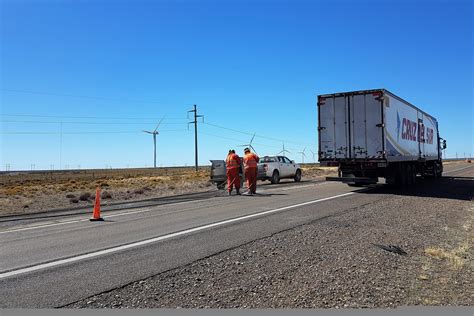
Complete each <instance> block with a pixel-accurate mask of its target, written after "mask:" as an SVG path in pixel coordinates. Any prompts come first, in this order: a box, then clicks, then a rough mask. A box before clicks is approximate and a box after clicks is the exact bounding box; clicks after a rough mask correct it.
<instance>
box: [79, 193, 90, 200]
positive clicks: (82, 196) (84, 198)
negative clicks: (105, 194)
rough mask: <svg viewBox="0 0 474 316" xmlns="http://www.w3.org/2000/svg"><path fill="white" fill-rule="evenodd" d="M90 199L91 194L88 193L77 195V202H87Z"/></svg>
mask: <svg viewBox="0 0 474 316" xmlns="http://www.w3.org/2000/svg"><path fill="white" fill-rule="evenodd" d="M90 197H91V194H90V193H89V192H84V193H81V195H79V200H81V201H87V200H89V198H90Z"/></svg>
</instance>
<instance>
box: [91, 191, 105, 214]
mask: <svg viewBox="0 0 474 316" xmlns="http://www.w3.org/2000/svg"><path fill="white" fill-rule="evenodd" d="M89 220H90V221H92V222H96V221H103V220H104V219H103V218H102V217H100V188H97V189H96V190H95V205H94V212H93V213H92V218H91V219H89Z"/></svg>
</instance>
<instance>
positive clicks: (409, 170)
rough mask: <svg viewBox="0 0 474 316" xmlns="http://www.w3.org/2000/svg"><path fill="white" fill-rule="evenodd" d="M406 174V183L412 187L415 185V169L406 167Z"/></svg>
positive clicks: (409, 166)
mask: <svg viewBox="0 0 474 316" xmlns="http://www.w3.org/2000/svg"><path fill="white" fill-rule="evenodd" d="M405 173H406V178H407V180H406V182H407V185H412V184H414V182H413V168H412V166H411V165H406V166H405Z"/></svg>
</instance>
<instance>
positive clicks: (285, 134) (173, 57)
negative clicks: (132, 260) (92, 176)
mask: <svg viewBox="0 0 474 316" xmlns="http://www.w3.org/2000/svg"><path fill="white" fill-rule="evenodd" d="M472 9H473V8H472V2H471V1H191V0H189V1H12V0H1V11H2V12H1V14H2V15H1V21H2V23H1V54H2V55H1V65H0V66H1V79H0V80H1V81H0V82H1V83H0V84H1V90H0V94H1V99H0V102H1V103H0V105H1V113H0V114H1V115H2V116H1V118H0V119H1V123H0V124H1V129H0V133H1V134H0V142H1V143H0V146H1V155H0V164H1V166H0V168H1V169H2V170H5V167H6V165H9V166H10V169H11V170H13V169H30V168H32V164H34V168H35V169H50V168H52V167H53V166H52V165H54V168H55V169H58V168H59V166H60V165H61V167H62V168H77V167H78V166H81V168H103V167H106V166H110V167H127V166H128V167H139V166H151V165H152V163H153V152H152V150H153V143H152V137H151V135H148V134H145V133H143V132H141V130H143V129H153V128H154V126H155V124H156V122H157V121H158V120H159V118H160V117H162V116H163V115H166V118H165V120H164V121H163V124H162V125H161V126H160V130H161V133H160V135H158V138H157V148H158V149H157V151H158V154H157V156H158V159H157V160H158V162H157V164H158V165H163V166H173V165H185V164H187V165H192V164H193V163H194V134H193V130H192V126H190V127H189V130H188V127H187V121H188V120H187V119H186V115H187V111H188V110H190V109H191V108H192V105H193V104H197V106H198V111H199V112H200V114H203V115H204V116H205V119H204V122H205V123H207V124H199V131H200V134H199V149H200V155H199V163H200V164H202V165H205V164H208V163H209V159H222V158H223V157H224V156H225V154H226V152H227V150H228V149H229V148H235V149H236V150H238V151H241V149H242V148H241V147H238V145H240V144H245V143H248V141H249V140H250V138H251V134H252V133H254V132H256V133H257V136H256V138H255V140H254V142H255V145H254V146H255V148H256V149H257V151H258V153H259V154H275V153H276V152H278V151H279V150H281V147H282V141H281V140H285V141H286V142H285V147H286V148H287V149H289V150H290V151H291V154H289V155H288V156H289V157H290V158H292V159H296V160H297V161H301V155H300V154H297V152H299V151H301V150H302V149H303V148H304V147H305V146H307V150H306V151H307V158H306V161H312V156H311V153H310V151H309V150H310V149H311V150H313V151H314V152H316V151H317V145H316V144H317V132H316V126H317V108H316V95H318V94H324V93H332V92H340V91H348V90H359V89H372V88H386V89H388V90H390V91H392V92H393V93H395V94H397V95H399V96H401V97H402V98H404V99H406V100H408V101H410V102H411V103H413V104H415V105H417V106H419V107H420V108H422V109H423V110H425V111H426V112H428V113H430V114H432V115H433V116H435V117H436V118H437V119H438V122H439V126H440V131H441V136H442V137H444V138H446V139H447V141H448V150H447V154H448V156H452V157H453V156H455V155H456V152H457V153H458V155H459V156H462V155H463V153H469V152H471V154H474V150H473V148H474V146H473V141H474V140H473V127H472V126H473V122H474V114H473V102H472V100H473V81H472V73H473V63H472V56H473V51H472V50H473V49H472V44H473V35H472V29H473V22H472V12H473V10H472ZM13 115H18V116H13ZM26 115H33V116H26ZM105 118H106V119H105ZM60 122H62V124H61V123H60ZM210 124H214V125H218V126H222V127H227V128H230V129H234V130H238V131H241V132H234V131H231V130H226V129H223V128H218V127H215V126H213V125H210ZM61 125H62V133H60V131H61ZM25 133H26V134H25ZM28 133H29V134H28ZM61 135H62V136H61ZM260 136H265V137H268V138H262V137H260ZM270 138H271V139H270Z"/></svg>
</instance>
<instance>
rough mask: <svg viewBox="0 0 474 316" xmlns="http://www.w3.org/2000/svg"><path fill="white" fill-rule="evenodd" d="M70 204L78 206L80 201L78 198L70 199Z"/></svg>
mask: <svg viewBox="0 0 474 316" xmlns="http://www.w3.org/2000/svg"><path fill="white" fill-rule="evenodd" d="M69 202H71V203H74V204H76V203H78V202H79V200H78V199H76V198H73V199H69Z"/></svg>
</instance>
